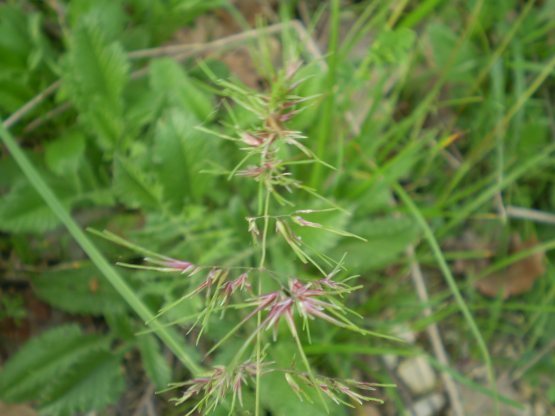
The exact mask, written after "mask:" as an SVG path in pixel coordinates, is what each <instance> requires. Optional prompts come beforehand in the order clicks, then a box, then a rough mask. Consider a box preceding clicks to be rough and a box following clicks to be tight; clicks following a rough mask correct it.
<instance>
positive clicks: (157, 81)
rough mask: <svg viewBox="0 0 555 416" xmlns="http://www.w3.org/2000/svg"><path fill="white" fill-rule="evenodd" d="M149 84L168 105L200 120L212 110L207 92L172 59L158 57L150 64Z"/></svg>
mask: <svg viewBox="0 0 555 416" xmlns="http://www.w3.org/2000/svg"><path fill="white" fill-rule="evenodd" d="M150 84H151V87H152V89H153V90H155V91H157V92H158V93H159V94H161V95H162V96H163V97H164V99H165V101H166V103H167V105H168V106H170V107H174V106H175V107H179V108H180V109H182V111H184V112H189V113H190V114H191V115H194V116H195V117H196V118H197V119H199V120H200V121H202V122H204V121H205V120H207V119H208V118H210V115H211V114H212V112H213V111H214V108H213V104H212V100H211V99H210V97H209V96H208V95H207V93H206V92H204V91H202V90H201V89H200V88H199V87H198V86H197V85H196V83H195V81H194V80H193V79H192V78H190V77H189V76H188V75H187V74H186V73H185V71H184V70H183V68H181V66H179V64H178V63H177V62H175V61H174V60H172V59H169V58H163V59H158V60H155V61H153V62H152V63H151V64H150Z"/></svg>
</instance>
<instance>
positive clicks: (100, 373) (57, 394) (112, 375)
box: [40, 351, 125, 416]
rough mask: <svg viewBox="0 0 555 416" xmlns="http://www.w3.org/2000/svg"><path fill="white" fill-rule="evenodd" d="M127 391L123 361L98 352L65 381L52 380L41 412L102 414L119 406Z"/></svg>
mask: <svg viewBox="0 0 555 416" xmlns="http://www.w3.org/2000/svg"><path fill="white" fill-rule="evenodd" d="M124 390H125V379H124V377H123V366H122V365H121V357H119V356H118V355H115V354H113V353H111V352H109V351H98V352H96V353H94V354H91V355H89V356H87V357H85V358H83V359H82V360H79V362H77V363H76V364H75V365H74V366H73V367H72V368H71V369H70V371H68V372H67V373H66V374H64V375H63V377H56V378H54V379H53V380H52V386H51V387H50V388H48V389H47V393H46V394H45V396H44V399H43V401H42V405H41V408H40V410H41V413H43V414H46V415H56V416H66V415H67V416H71V415H75V414H78V413H80V412H91V411H94V410H102V409H103V408H104V407H106V406H107V405H109V404H111V403H114V402H116V401H117V400H118V399H119V397H120V396H121V394H122V393H123V392H124Z"/></svg>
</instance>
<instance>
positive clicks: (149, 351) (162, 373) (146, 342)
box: [137, 335, 172, 389]
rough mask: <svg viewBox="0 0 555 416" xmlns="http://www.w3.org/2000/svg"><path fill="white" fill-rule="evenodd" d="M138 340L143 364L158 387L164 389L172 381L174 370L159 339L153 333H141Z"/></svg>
mask: <svg viewBox="0 0 555 416" xmlns="http://www.w3.org/2000/svg"><path fill="white" fill-rule="evenodd" d="M137 340H138V343H139V350H140V351H141V357H142V359H143V366H144V368H145V371H146V373H147V374H148V377H149V378H150V379H151V380H152V382H153V383H154V385H155V386H156V387H157V388H159V389H162V388H164V387H167V385H168V383H169V382H170V381H171V377H172V370H171V368H170V366H169V364H168V360H167V359H166V358H165V357H164V355H163V354H162V352H161V351H160V346H159V344H158V341H157V340H156V338H154V337H153V336H152V335H141V336H139V337H138V339H137Z"/></svg>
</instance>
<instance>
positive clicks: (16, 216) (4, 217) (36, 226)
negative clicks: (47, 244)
mask: <svg viewBox="0 0 555 416" xmlns="http://www.w3.org/2000/svg"><path fill="white" fill-rule="evenodd" d="M56 191H57V194H58V197H59V198H60V200H61V201H62V202H63V203H64V204H65V205H66V206H67V207H69V206H71V204H72V203H73V202H74V201H75V200H76V196H75V195H72V194H71V192H72V189H71V188H67V186H66V187H65V189H64V188H63V187H60V186H57V187H56ZM58 224H59V220H58V218H57V217H56V216H55V215H54V213H53V212H52V210H51V209H50V208H48V206H46V205H45V203H44V201H43V200H42V198H41V197H40V196H39V194H37V192H36V191H35V190H34V189H33V188H32V187H31V186H30V185H29V184H28V183H27V182H22V183H21V184H19V185H17V186H15V187H13V188H12V190H11V192H9V193H8V194H7V195H5V196H3V197H2V204H0V230H3V231H8V232H18V233H43V232H46V231H49V230H52V229H53V228H55V227H56V226H57V225H58Z"/></svg>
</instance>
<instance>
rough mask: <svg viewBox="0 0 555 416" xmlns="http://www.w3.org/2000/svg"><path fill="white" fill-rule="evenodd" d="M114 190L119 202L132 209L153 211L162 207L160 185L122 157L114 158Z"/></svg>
mask: <svg viewBox="0 0 555 416" xmlns="http://www.w3.org/2000/svg"><path fill="white" fill-rule="evenodd" d="M113 189H114V192H115V193H116V195H117V196H118V198H119V200H120V201H121V202H123V203H124V204H125V205H127V206H129V207H131V208H143V209H152V208H158V207H159V206H160V198H161V188H160V185H159V184H158V183H156V182H155V181H154V180H153V179H152V178H151V177H149V176H147V175H146V174H145V173H144V172H143V171H141V169H140V167H138V166H136V165H134V164H133V163H132V162H131V161H130V160H129V159H126V158H124V157H122V156H116V157H115V158H114V183H113Z"/></svg>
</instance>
